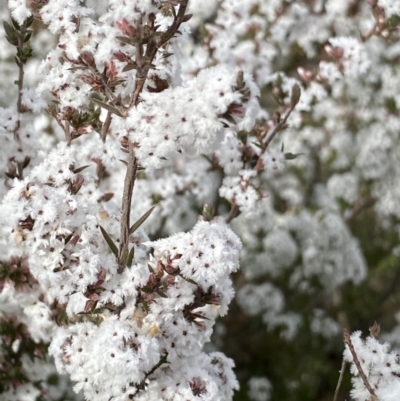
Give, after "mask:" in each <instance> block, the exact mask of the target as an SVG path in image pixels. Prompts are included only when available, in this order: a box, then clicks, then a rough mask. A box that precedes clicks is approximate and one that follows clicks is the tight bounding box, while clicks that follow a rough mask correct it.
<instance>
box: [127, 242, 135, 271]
mask: <svg viewBox="0 0 400 401" xmlns="http://www.w3.org/2000/svg"><path fill="white" fill-rule="evenodd" d="M134 256H135V247H134V246H133V247H132V249H131V250H130V251H129V255H128V260H127V261H126V265H127V266H128V267H131V266H132V263H133V257H134Z"/></svg>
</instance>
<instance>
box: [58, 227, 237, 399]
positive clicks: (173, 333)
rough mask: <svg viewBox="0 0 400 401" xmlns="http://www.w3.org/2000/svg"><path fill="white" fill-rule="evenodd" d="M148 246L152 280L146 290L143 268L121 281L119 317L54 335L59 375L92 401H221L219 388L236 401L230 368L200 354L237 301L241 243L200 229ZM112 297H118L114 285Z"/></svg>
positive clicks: (221, 231) (224, 231)
mask: <svg viewBox="0 0 400 401" xmlns="http://www.w3.org/2000/svg"><path fill="white" fill-rule="evenodd" d="M147 245H148V246H151V247H152V248H153V249H154V258H153V259H152V260H151V261H150V265H149V269H150V271H152V273H150V272H149V273H148V275H147V280H146V282H144V283H142V285H141V287H140V288H139V287H138V285H139V283H138V282H137V278H136V279H135V277H137V276H138V275H140V269H141V267H140V266H138V265H134V266H133V267H132V268H131V269H129V270H130V271H129V273H127V274H125V275H124V276H123V278H121V279H120V281H121V282H122V283H124V284H123V286H124V287H125V291H124V292H123V299H124V304H123V305H120V304H119V303H118V302H114V305H116V306H120V309H119V310H120V312H119V317H118V316H112V315H111V314H110V313H109V312H108V313H106V312H104V314H103V315H100V316H99V319H100V321H99V322H97V323H91V322H86V323H77V324H75V325H69V326H68V327H65V328H59V329H58V330H57V331H56V333H55V335H54V339H53V341H52V343H51V346H50V353H51V355H53V357H54V358H55V361H56V366H57V368H58V370H59V371H60V372H66V373H68V374H69V375H70V376H71V379H72V380H73V381H74V382H76V383H77V384H76V385H75V391H79V390H83V391H84V394H85V397H86V398H87V399H99V400H109V399H112V400H125V399H126V397H128V396H135V398H136V397H138V398H139V399H142V398H143V399H155V398H154V397H158V398H157V399H165V400H168V399H169V397H170V391H171V390H169V389H170V388H171V387H172V386H173V388H176V387H178V389H177V390H178V394H177V395H176V397H177V398H176V399H182V400H184V399H185V400H186V399H188V397H189V399H195V398H193V397H194V396H198V395H202V396H204V397H207V398H208V399H210V400H217V399H220V398H219V397H220V396H221V395H220V391H221V389H220V388H219V385H220V384H221V383H220V381H221V380H223V382H224V386H223V387H224V389H223V391H224V392H225V394H226V397H227V398H230V397H231V395H232V391H233V389H235V388H236V387H237V384H236V380H235V378H234V376H233V374H232V372H231V368H232V363H231V362H230V361H229V360H228V359H226V358H225V357H223V356H222V355H221V354H210V355H206V354H203V353H202V346H203V345H204V343H206V342H207V341H209V339H210V336H211V333H212V327H213V325H214V322H215V319H216V317H217V316H220V315H223V314H225V313H226V311H227V305H228V303H229V302H230V300H231V299H232V296H233V290H232V287H231V282H230V280H229V278H228V275H229V273H231V272H234V271H235V270H236V269H237V268H238V256H239V250H240V247H241V243H240V241H239V240H238V238H237V237H236V236H235V235H234V234H233V232H231V231H230V230H229V228H227V227H226V226H223V225H220V224H218V223H212V224H210V223H207V222H199V223H198V224H197V225H196V226H195V227H194V229H193V230H192V231H191V232H190V233H186V234H183V233H182V234H176V235H175V236H172V237H169V238H166V239H163V240H158V241H155V242H149V243H147ZM143 268H146V266H144V267H143ZM129 275H131V276H132V278H129V277H128V276H129ZM129 286H130V287H131V291H130V293H128V292H127V291H126V290H127V289H128V287H129ZM135 288H136V289H135ZM113 289H114V291H118V290H117V286H116V285H115V283H114V286H113ZM111 301H112V300H111ZM210 362H211V364H212V365H211V366H213V365H214V366H215V367H214V368H212V369H211V370H210V367H208V364H209V363H210ZM188 366H193V368H191V369H190V370H189V371H188ZM195 366H196V367H197V368H194V367H195ZM178 378H179V379H178ZM175 380H179V384H178V383H177V386H175V385H173V384H172V383H173V382H174V381H175ZM145 389H146V392H145V393H144V395H142V394H141V390H145ZM147 390H148V391H147ZM174 391H175V390H174ZM180 392H181V394H180V395H179V393H180Z"/></svg>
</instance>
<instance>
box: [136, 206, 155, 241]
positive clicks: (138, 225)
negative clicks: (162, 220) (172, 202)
mask: <svg viewBox="0 0 400 401" xmlns="http://www.w3.org/2000/svg"><path fill="white" fill-rule="evenodd" d="M156 206H157V205H154V206H152V207H151V208H150V209H149V210H148V211H147V212H146V213H145V214H144V215H143V216H142V217H141V218H140V219H139V220H138V221H136V222H135V223H134V224H133V225H132V227H131V228H130V229H129V235H130V234H133V233H134V232H135V231H136V230H137V229H138V228H139V227H140V226H141V225H142V224H143V223H144V222H145V221H146V220H147V218H148V217H149V216H150V215H151V213H152V211H153V210H154V209H155V207H156Z"/></svg>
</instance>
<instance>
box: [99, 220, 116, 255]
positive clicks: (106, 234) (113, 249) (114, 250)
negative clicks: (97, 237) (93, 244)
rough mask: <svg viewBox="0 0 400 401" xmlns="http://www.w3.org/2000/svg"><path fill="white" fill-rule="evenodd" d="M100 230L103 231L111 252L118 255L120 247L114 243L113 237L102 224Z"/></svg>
mask: <svg viewBox="0 0 400 401" xmlns="http://www.w3.org/2000/svg"><path fill="white" fill-rule="evenodd" d="M100 230H101V233H102V234H103V237H104V239H105V240H106V242H107V244H108V246H109V247H110V250H111V252H112V253H113V254H114V255H115V256H116V257H118V248H117V246H116V245H115V244H114V242H113V240H112V239H111V237H110V236H109V235H108V233H107V231H106V230H105V229H104V228H103V227H102V226H100Z"/></svg>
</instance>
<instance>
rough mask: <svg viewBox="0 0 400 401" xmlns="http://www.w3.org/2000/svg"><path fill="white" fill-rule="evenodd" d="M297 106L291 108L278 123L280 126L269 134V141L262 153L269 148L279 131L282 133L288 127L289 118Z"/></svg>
mask: <svg viewBox="0 0 400 401" xmlns="http://www.w3.org/2000/svg"><path fill="white" fill-rule="evenodd" d="M294 108H295V105H294V106H290V108H289V110H288V111H287V112H286V114H285V115H284V117H283V119H282V120H280V121H279V122H278V124H276V125H275V128H274V129H273V130H272V132H271V133H270V134H269V136H268V138H267V140H266V141H265V142H264V144H263V145H264V146H263V148H262V153H264V152H265V150H266V149H267V148H268V146H269V144H270V143H271V142H272V140H273V139H274V137H275V136H276V134H277V133H278V132H279V131H282V130H283V129H284V128H285V126H286V121H287V119H288V118H289V116H290V115H291V114H292V111H293V110H294Z"/></svg>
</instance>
